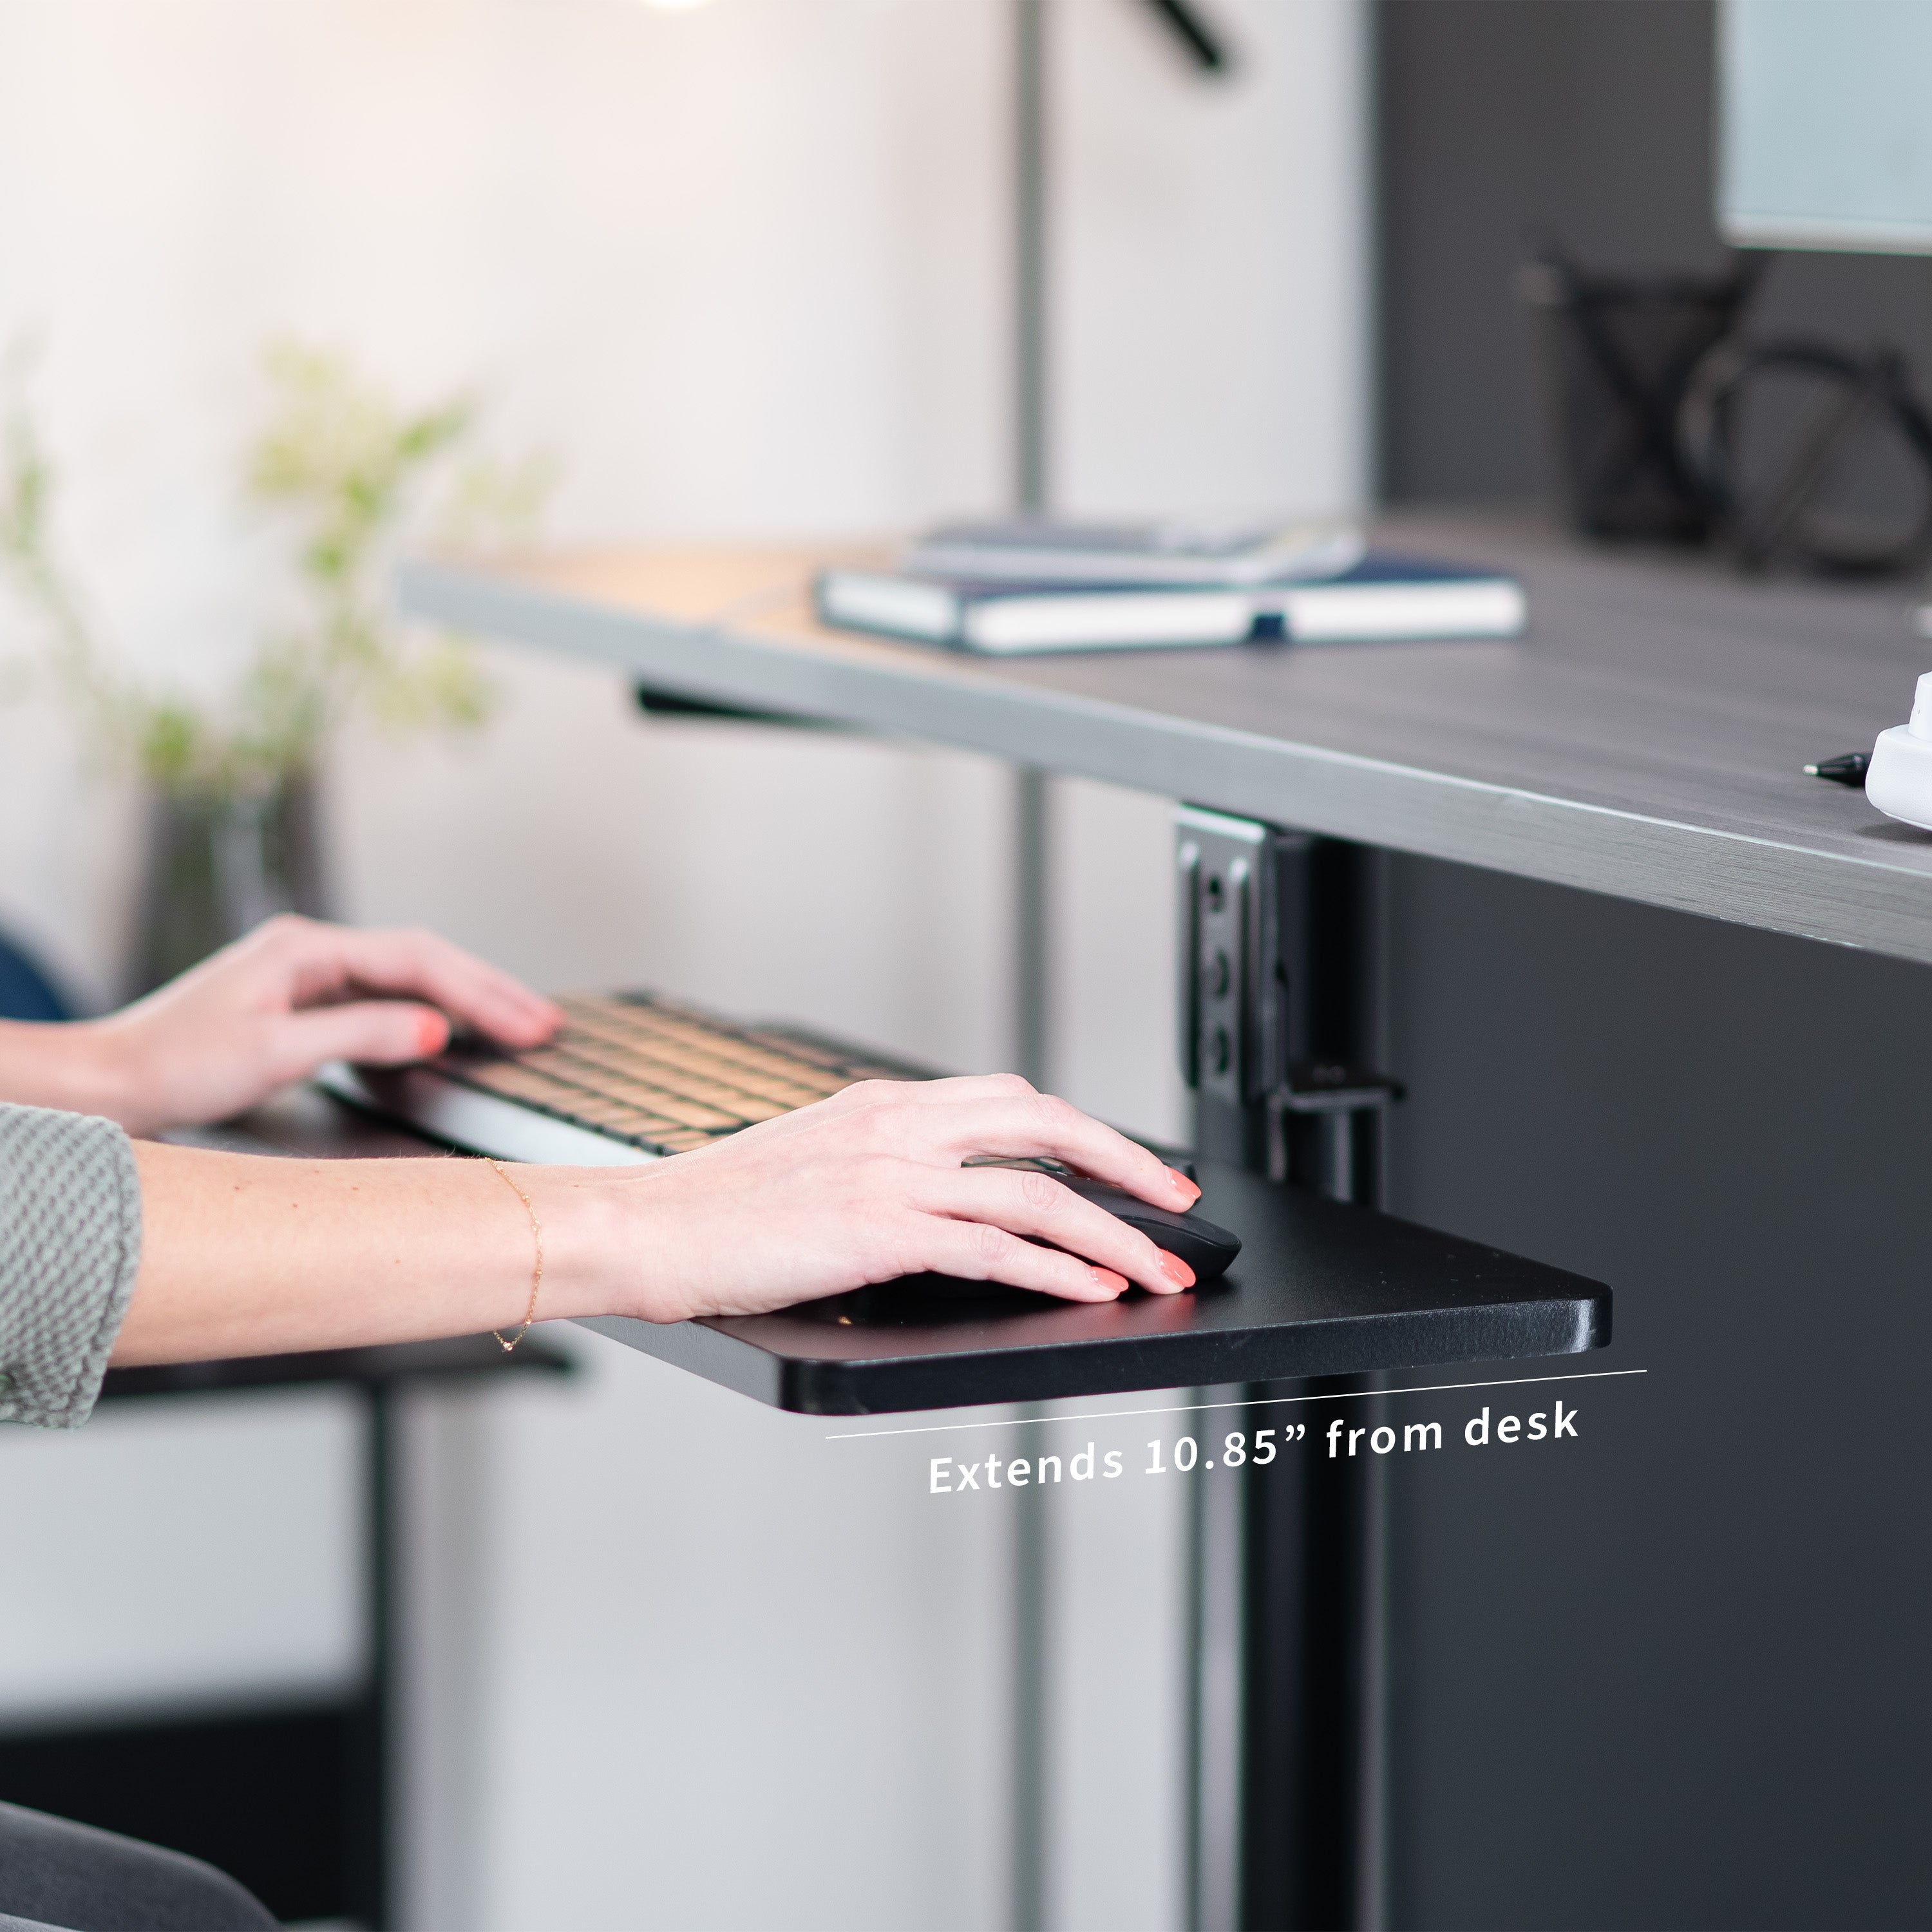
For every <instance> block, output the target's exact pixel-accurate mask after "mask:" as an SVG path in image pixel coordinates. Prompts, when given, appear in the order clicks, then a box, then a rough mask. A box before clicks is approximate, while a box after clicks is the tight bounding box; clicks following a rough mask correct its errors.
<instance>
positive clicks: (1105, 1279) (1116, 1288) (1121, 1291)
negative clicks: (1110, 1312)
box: [1087, 1267, 1194, 1295]
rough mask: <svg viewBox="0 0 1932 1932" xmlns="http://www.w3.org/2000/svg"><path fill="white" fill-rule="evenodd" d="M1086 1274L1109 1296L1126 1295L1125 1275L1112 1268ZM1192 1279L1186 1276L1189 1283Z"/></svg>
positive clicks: (1090, 1269) (1089, 1271) (1095, 1270)
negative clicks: (1116, 1272)
mask: <svg viewBox="0 0 1932 1932" xmlns="http://www.w3.org/2000/svg"><path fill="white" fill-rule="evenodd" d="M1087 1272H1088V1274H1091V1276H1092V1277H1094V1280H1095V1281H1096V1282H1097V1283H1099V1285H1100V1286H1101V1287H1103V1288H1104V1289H1106V1291H1107V1292H1108V1293H1109V1295H1125V1294H1126V1293H1127V1277H1126V1276H1125V1275H1124V1274H1115V1272H1114V1271H1113V1270H1112V1268H1093V1267H1089V1268H1088V1271H1087ZM1193 1279H1194V1277H1193V1276H1192V1275H1190V1276H1189V1277H1188V1280H1190V1281H1192V1280H1193Z"/></svg>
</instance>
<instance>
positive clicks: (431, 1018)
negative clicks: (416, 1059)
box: [416, 1013, 449, 1057]
mask: <svg viewBox="0 0 1932 1932" xmlns="http://www.w3.org/2000/svg"><path fill="white" fill-rule="evenodd" d="M448 1045H449V1024H448V1022H446V1021H445V1020H443V1019H441V1018H440V1017H439V1016H437V1014H435V1013H425V1014H424V1015H423V1016H422V1018H421V1019H419V1020H418V1021H417V1022H416V1047H417V1050H418V1051H419V1052H421V1053H422V1054H423V1055H425V1057H427V1056H428V1055H430V1054H432V1053H440V1052H442V1051H443V1049H444V1048H445V1047H446V1046H448Z"/></svg>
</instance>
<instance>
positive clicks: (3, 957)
mask: <svg viewBox="0 0 1932 1932" xmlns="http://www.w3.org/2000/svg"><path fill="white" fill-rule="evenodd" d="M73 1018H74V1008H73V1007H72V1006H71V1004H69V1003H68V1001H66V1000H65V999H64V998H62V996H61V994H60V991H59V989H58V988H57V987H56V986H55V985H54V983H53V982H52V980H50V979H49V977H47V975H46V971H44V970H43V968H42V967H41V966H40V964H39V962H37V961H36V960H35V959H33V958H32V957H31V955H29V954H28V953H24V952H23V951H22V950H20V947H17V945H15V944H13V941H11V940H10V939H9V938H7V936H6V935H5V933H0V1020H71V1019H73Z"/></svg>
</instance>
